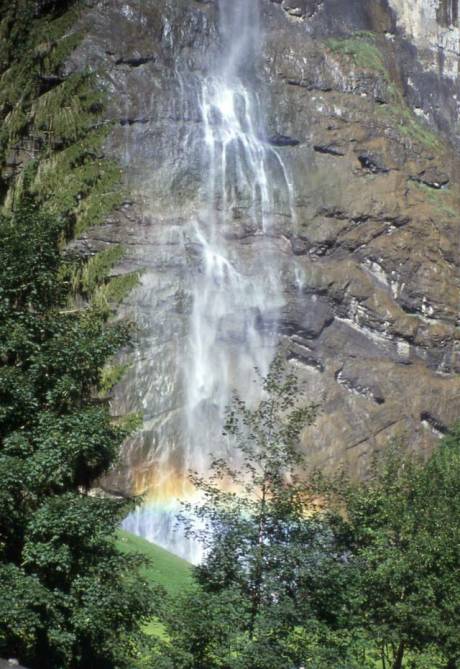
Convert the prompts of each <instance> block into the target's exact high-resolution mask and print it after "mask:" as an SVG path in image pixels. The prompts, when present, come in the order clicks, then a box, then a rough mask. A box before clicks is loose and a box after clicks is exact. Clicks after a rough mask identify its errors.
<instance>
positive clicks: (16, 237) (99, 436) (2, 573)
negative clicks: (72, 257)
mask: <svg viewBox="0 0 460 669" xmlns="http://www.w3.org/2000/svg"><path fill="white" fill-rule="evenodd" d="M63 232H64V225H63V224H62V223H61V222H60V221H56V220H53V219H52V218H50V217H49V216H45V215H44V214H42V213H41V212H40V211H39V209H38V208H37V207H36V206H35V204H34V202H33V200H31V199H26V200H24V201H23V202H22V203H21V204H20V206H19V207H18V209H17V210H16V211H15V212H14V213H13V215H12V216H10V217H6V216H2V217H1V218H0V236H1V239H2V245H1V247H0V480H1V486H0V655H7V656H14V657H18V658H19V659H20V660H21V661H22V662H23V663H24V664H26V665H27V666H29V667H31V668H32V669H34V668H35V667H37V668H40V669H48V668H49V669H56V668H58V667H59V669H73V668H74V667H75V668H76V667H88V668H92V667H94V668H96V667H97V668H98V669H99V668H101V669H104V668H107V669H109V668H111V667H124V666H132V665H130V659H131V658H132V656H133V652H134V650H135V645H136V641H137V637H138V636H139V635H140V625H141V624H142V621H143V620H144V619H145V617H146V616H147V615H148V614H149V611H150V606H151V604H150V595H149V591H148V588H147V587H146V585H145V583H143V582H142V581H141V579H140V577H139V576H138V575H137V566H138V565H139V561H138V559H137V558H132V557H129V556H126V555H123V554H121V553H119V552H118V551H117V550H116V548H115V545H114V532H115V528H116V527H117V526H118V524H119V522H120V520H121V518H122V517H123V516H124V515H125V514H126V513H127V510H128V509H129V508H130V505H131V503H130V502H126V501H120V500H114V499H102V498H98V497H96V496H93V495H91V494H90V487H91V486H92V484H94V482H95V480H96V479H97V478H98V477H99V476H101V474H103V473H104V472H106V471H107V469H108V467H110V465H111V464H112V463H113V462H114V460H115V458H116V457H117V453H118V449H119V447H120V444H121V442H122V441H123V439H124V438H125V436H126V435H127V429H126V428H125V427H123V425H121V424H119V425H116V424H114V421H113V419H112V418H111V416H110V414H109V409H108V406H107V401H106V400H103V399H101V398H100V396H99V394H98V388H99V385H100V381H101V370H102V368H103V367H104V364H105V363H106V361H107V360H108V358H109V357H110V356H112V355H113V354H114V353H116V352H117V351H118V350H119V349H120V347H122V346H124V345H126V344H127V343H128V342H129V339H130V326H129V325H128V324H127V323H124V322H117V323H112V322H110V320H109V315H110V313H109V311H108V310H107V309H103V308H101V307H100V306H99V307H95V306H90V305H86V306H85V307H82V308H72V309H69V308H68V306H67V300H68V295H69V277H70V274H71V272H70V267H69V266H68V262H67V261H65V260H64V259H63V257H62V255H61V252H60V248H61V246H62V236H63Z"/></svg>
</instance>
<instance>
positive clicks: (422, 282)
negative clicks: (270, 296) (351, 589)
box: [68, 0, 460, 494]
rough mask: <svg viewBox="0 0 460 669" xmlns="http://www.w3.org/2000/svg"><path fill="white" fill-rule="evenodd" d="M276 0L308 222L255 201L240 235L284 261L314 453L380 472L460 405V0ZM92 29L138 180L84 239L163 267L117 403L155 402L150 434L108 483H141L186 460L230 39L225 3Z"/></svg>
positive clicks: (88, 46)
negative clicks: (188, 393)
mask: <svg viewBox="0 0 460 669" xmlns="http://www.w3.org/2000/svg"><path fill="white" fill-rule="evenodd" d="M260 2H261V6H262V9H263V26H264V32H265V41H264V44H263V57H262V58H261V61H260V63H259V65H258V72H257V77H256V78H255V79H254V86H255V88H256V90H257V93H258V95H259V97H260V99H261V100H262V101H263V108H264V109H265V113H266V122H265V125H266V138H265V141H266V142H267V143H269V144H271V145H272V146H274V147H276V150H277V151H278V152H279V153H280V155H282V157H283V162H284V164H285V165H286V166H287V169H288V171H289V174H290V176H291V178H292V188H293V193H294V200H293V201H294V215H292V216H291V215H289V214H288V212H286V211H285V210H284V209H283V208H282V207H281V206H280V207H279V209H278V210H277V211H275V212H274V214H275V219H276V234H275V235H273V236H272V237H271V238H270V239H266V238H264V237H261V236H256V235H254V231H253V230H251V229H250V226H248V225H247V221H246V220H245V216H244V209H243V211H241V212H240V215H239V216H236V217H235V221H234V226H233V227H232V229H229V230H228V232H227V235H228V239H229V240H231V243H232V244H233V245H234V248H235V249H237V250H238V252H239V253H240V254H241V257H242V258H245V259H247V258H254V259H256V260H254V264H253V265H251V261H248V263H249V264H248V265H247V266H248V267H250V271H252V272H255V273H256V272H257V271H259V270H258V265H257V259H259V261H260V259H261V258H262V259H263V258H265V259H266V258H267V257H270V254H271V253H276V254H277V266H278V267H279V268H280V272H281V274H282V285H283V297H284V306H283V307H282V309H281V313H280V314H277V320H278V327H279V331H280V336H281V339H282V342H283V344H284V345H285V347H286V350H287V351H288V357H289V359H290V360H291V361H292V364H294V365H295V366H296V369H297V370H298V373H299V376H300V378H301V380H302V383H303V384H304V388H305V397H306V398H309V399H314V400H318V398H320V399H321V407H322V408H321V414H320V417H319V419H318V421H317V423H316V425H315V426H314V427H313V428H311V429H309V430H308V431H306V432H305V435H304V448H305V450H306V452H307V453H308V455H309V457H310V459H311V461H312V462H315V464H320V465H322V466H329V467H335V466H337V464H338V463H346V464H347V465H348V466H349V467H350V469H351V470H352V471H353V472H354V473H355V474H357V475H362V474H364V473H365V471H366V467H367V465H368V462H369V459H368V455H369V454H370V453H371V452H373V451H374V450H375V449H378V448H380V447H381V446H383V445H384V444H385V443H387V441H388V440H389V439H390V438H392V437H401V438H404V439H405V440H406V441H407V443H408V444H409V445H410V446H411V447H413V448H416V449H419V450H426V449H431V448H432V447H433V445H434V444H435V443H436V441H437V439H438V438H439V436H440V435H442V434H443V433H444V432H445V431H446V429H447V426H448V425H449V424H450V423H452V422H453V421H454V420H456V419H457V418H458V416H459V415H460V393H459V390H460V376H459V372H460V348H459V318H458V307H459V300H460V236H459V220H458V218H459V213H458V212H459V211H460V210H459V204H460V186H459V174H460V172H459V166H458V163H457V161H456V156H455V150H454V147H455V146H456V145H457V144H458V141H459V128H458V120H457V119H458V100H457V94H458V86H459V83H458V72H457V63H458V55H457V54H458V28H457V22H458V8H457V1H456V0H438V1H435V0H419V1H418V2H417V1H414V0H390V2H389V3H388V2H386V1H384V0H381V1H379V0H347V2H344V1H343V0H283V1H282V2H280V1H279V0H272V1H270V0H260ZM81 27H82V28H83V29H84V31H85V33H86V38H85V40H84V41H83V43H82V44H81V46H80V47H79V48H78V50H77V51H76V52H75V54H74V56H73V58H72V59H71V60H70V61H69V66H68V67H69V70H72V69H74V70H75V69H77V70H78V69H82V68H84V67H88V66H89V67H91V68H93V69H94V70H97V71H99V72H100V73H101V74H100V81H101V85H104V86H106V87H107V90H108V91H109V93H110V97H111V106H110V109H109V114H108V120H110V121H112V122H113V132H112V133H111V137H110V139H109V141H108V143H107V146H106V151H107V154H108V155H111V156H114V157H115V158H116V159H117V160H119V161H120V163H121V165H122V167H123V169H124V174H125V179H126V192H127V195H126V198H125V202H124V204H123V206H122V207H120V208H119V209H118V210H117V211H115V212H114V214H113V216H112V217H111V218H110V219H109V220H108V221H107V223H106V225H104V226H102V227H99V228H98V229H95V230H92V231H90V233H89V234H88V235H86V237H85V238H83V240H82V242H81V243H82V244H83V245H85V246H87V248H88V249H90V250H95V249H101V248H105V247H106V246H107V245H110V244H112V243H119V242H121V243H122V244H123V245H124V246H125V248H126V250H127V252H126V256H125V260H124V262H123V263H122V264H121V265H120V267H119V268H118V271H119V272H126V271H132V270H134V269H136V270H137V269H139V270H142V272H143V275H142V284H141V286H140V287H139V289H137V290H136V291H134V292H133V293H132V294H131V296H130V298H129V299H128V300H127V302H126V303H125V305H124V311H126V312H129V313H131V314H133V315H134V316H135V318H136V320H137V322H138V324H139V327H140V334H139V341H138V345H137V350H136V352H135V355H134V356H133V357H132V358H131V369H130V371H129V372H128V375H127V377H126V379H125V381H124V382H123V383H122V384H121V385H120V386H119V387H118V388H117V390H116V393H115V397H114V410H115V411H118V410H126V409H134V410H138V409H141V410H142V411H143V413H144V420H145V427H144V431H143V432H142V433H140V434H138V435H137V436H136V437H135V438H134V439H133V440H131V442H130V443H129V444H127V446H126V450H125V454H124V462H123V463H122V464H121V467H120V471H119V472H118V473H117V474H114V476H113V477H111V479H110V481H108V482H107V487H109V488H111V489H116V490H119V489H123V490H134V491H137V492H141V491H145V490H148V489H149V486H150V485H151V477H152V472H155V471H158V469H161V467H162V463H163V465H164V458H165V455H164V454H165V451H167V452H168V453H169V456H168V457H169V460H168V462H170V461H171V458H170V456H171V453H172V454H173V456H172V461H174V460H177V468H178V471H179V470H180V459H181V442H182V441H183V438H184V435H183V425H182V424H181V420H180V415H181V406H182V403H183V387H182V383H183V379H182V377H181V360H182V357H183V351H184V345H185V341H186V338H187V331H188V327H189V323H188V316H189V314H190V308H191V305H190V292H189V290H188V287H189V281H190V276H191V273H193V272H196V271H199V263H198V262H197V258H196V249H194V247H193V245H192V244H191V243H190V238H189V236H188V228H187V221H188V220H189V219H190V216H191V215H193V213H194V212H196V211H197V209H198V207H199V199H200V179H201V174H202V170H203V169H204V168H205V166H204V165H203V161H202V154H201V151H200V145H201V143H202V119H201V115H200V109H199V99H198V97H197V88H196V81H197V80H198V79H199V78H200V77H201V76H204V75H205V73H206V71H207V67H208V64H209V62H210V60H211V59H212V58H213V54H215V53H216V50H217V49H218V41H219V40H218V33H217V29H216V7H215V5H214V3H213V2H212V1H203V0H202V1H200V2H198V1H197V0H174V1H173V0H155V1H154V0H127V1H124V2H122V0H110V2H105V1H102V0H101V1H100V2H94V3H93V4H92V7H90V9H89V10H88V12H87V13H86V15H85V16H84V17H83V19H82V25H81ZM267 254H268V255H267ZM262 321H264V322H269V321H270V314H264V318H263V319H262ZM168 466H170V465H168ZM171 494H174V490H172V489H171Z"/></svg>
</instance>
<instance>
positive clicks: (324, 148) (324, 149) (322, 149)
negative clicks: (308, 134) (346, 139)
mask: <svg viewBox="0 0 460 669" xmlns="http://www.w3.org/2000/svg"><path fill="white" fill-rule="evenodd" d="M313 148H314V150H315V151H317V152H318V153H326V154H329V155H331V156H344V155H345V152H344V151H343V150H342V149H341V148H339V147H338V146H336V145H335V144H315V145H314V146H313Z"/></svg>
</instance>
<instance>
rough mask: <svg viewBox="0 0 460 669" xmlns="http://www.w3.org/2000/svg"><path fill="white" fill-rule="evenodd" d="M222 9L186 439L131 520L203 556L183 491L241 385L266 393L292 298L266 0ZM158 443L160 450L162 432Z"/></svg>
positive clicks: (208, 88) (194, 271)
mask: <svg viewBox="0 0 460 669" xmlns="http://www.w3.org/2000/svg"><path fill="white" fill-rule="evenodd" d="M218 12H219V35H220V39H221V50H220V57H219V58H218V59H217V60H216V63H215V66H214V67H212V68H210V70H209V71H208V73H207V75H206V76H205V77H204V78H202V79H201V81H200V82H199V107H200V114H201V121H202V128H203V133H202V146H203V149H202V151H203V156H202V165H203V170H202V172H203V178H202V188H201V193H200V201H201V203H202V204H201V206H200V207H199V208H197V210H196V212H195V213H194V215H192V216H191V217H190V220H189V222H188V224H187V225H186V227H185V229H184V235H185V241H186V245H187V247H188V248H189V249H191V250H192V252H191V254H190V255H191V260H190V265H189V272H188V276H187V284H188V285H187V286H186V290H187V291H189V293H190V296H191V304H192V306H191V309H190V313H189V326H188V336H187V338H186V346H185V351H184V352H183V359H182V363H181V364H182V367H183V369H182V383H183V398H184V402H183V410H182V411H181V415H178V417H177V419H178V420H180V421H181V423H182V429H181V431H180V435H181V436H180V440H181V442H182V443H181V444H177V443H175V444H174V448H173V449H171V446H170V445H169V446H167V445H166V443H165V444H164V447H163V448H164V450H163V455H164V457H163V458H162V457H159V458H158V457H157V458H156V461H155V463H154V464H152V467H154V468H155V471H154V472H153V476H154V479H155V484H154V488H155V493H154V495H153V496H152V499H151V502H150V503H147V504H146V506H144V507H143V508H141V509H140V510H139V511H137V512H136V513H135V514H132V515H131V516H130V517H129V518H128V519H127V521H126V522H125V527H126V528H127V529H129V530H131V531H134V532H136V533H138V534H140V535H142V536H145V537H146V538H148V539H149V540H152V541H154V542H156V543H158V544H160V545H163V546H165V547H166V548H169V549H170V550H173V551H174V552H176V553H178V554H181V555H183V556H184V557H186V558H188V559H190V560H192V561H194V562H197V561H198V560H199V558H200V547H199V546H197V545H196V544H193V543H192V542H190V541H188V540H187V539H186V538H185V537H184V536H183V535H182V534H181V532H180V530H178V529H177V528H176V527H175V522H174V518H175V515H176V513H177V510H178V503H177V501H176V497H182V498H187V497H190V495H192V494H193V491H191V490H190V489H189V486H188V484H187V472H188V470H190V469H193V470H195V471H198V472H200V473H204V472H205V471H206V468H207V466H208V463H209V457H210V453H211V452H213V453H214V454H220V455H221V454H222V452H223V450H226V449H227V450H228V445H227V446H226V445H225V443H223V439H222V436H221V435H222V426H223V422H224V418H225V410H226V407H227V406H228V404H229V402H230V399H231V395H232V392H233V390H235V389H236V390H237V391H238V392H239V394H240V396H241V397H242V398H244V399H245V400H246V401H248V402H252V401H254V400H256V399H257V395H258V392H259V391H258V386H257V376H256V374H255V371H254V369H255V368H256V367H257V368H258V369H259V370H260V372H261V373H262V374H264V373H265V372H266V371H267V369H268V367H269V365H270V362H271V361H272V359H273V356H274V353H275V350H276V346H277V343H278V333H277V315H278V313H279V310H280V308H281V307H282V306H283V296H282V293H281V281H280V268H279V266H278V263H277V262H276V261H275V257H276V253H274V252H273V249H272V251H271V252H270V245H271V244H273V240H274V239H275V237H276V225H275V222H274V221H275V218H276V214H277V213H278V214H279V212H280V211H283V212H288V213H287V215H292V210H291V202H292V188H291V185H290V182H289V179H288V176H287V172H286V169H285V167H284V164H283V162H282V160H281V158H280V156H279V154H278V153H277V151H276V150H275V149H274V148H273V147H272V146H271V145H270V144H269V143H268V142H267V141H266V140H265V133H264V124H263V118H262V113H261V108H260V101H259V99H258V96H257V94H256V93H255V90H256V87H255V86H254V82H255V81H256V69H257V60H258V56H259V54H260V51H261V44H262V37H261V34H260V27H259V6H258V0H219V2H218ZM238 236H239V237H240V238H241V237H242V236H244V238H245V245H244V248H245V253H244V254H242V253H241V246H237V245H235V243H234V240H235V237H238ZM264 250H265V252H264ZM156 448H157V451H159V452H160V454H161V453H162V443H161V437H160V438H159V443H158V444H157V447H156ZM172 451H174V453H173V454H172ZM178 453H179V457H178ZM226 456H227V457H231V453H228V452H226ZM172 490H174V492H175V496H173V495H172V494H171V492H172ZM155 498H156V501H155Z"/></svg>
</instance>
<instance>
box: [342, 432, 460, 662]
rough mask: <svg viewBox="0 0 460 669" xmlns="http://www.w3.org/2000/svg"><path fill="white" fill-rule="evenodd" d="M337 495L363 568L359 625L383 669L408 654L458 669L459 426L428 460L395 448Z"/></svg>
mask: <svg viewBox="0 0 460 669" xmlns="http://www.w3.org/2000/svg"><path fill="white" fill-rule="evenodd" d="M337 483H338V485H337ZM334 494H335V496H336V502H337V501H338V505H339V508H340V510H341V513H342V514H343V512H344V515H343V523H344V526H346V531H347V532H348V534H349V536H350V566H352V565H354V566H355V571H356V573H357V574H359V597H358V598H357V599H356V600H355V607H354V624H355V625H356V627H361V629H362V630H363V632H365V633H366V634H367V635H368V636H369V638H370V640H371V642H372V644H373V646H374V647H377V648H379V649H380V658H381V665H382V667H383V669H385V667H392V668H393V669H401V667H403V666H406V665H405V664H404V661H405V658H406V657H407V658H408V661H409V660H410V661H411V662H415V663H416V664H414V666H417V667H418V666H430V667H433V668H434V667H441V666H443V667H446V669H456V668H457V667H458V666H459V661H460V635H459V633H458V631H459V629H460V585H459V583H460V522H459V521H460V429H459V428H455V429H454V430H453V431H452V433H451V434H450V436H449V437H447V439H445V440H444V441H443V442H442V443H441V445H440V447H439V448H438V449H436V450H435V452H434V453H433V455H432V456H431V458H430V459H429V460H428V462H426V463H424V462H423V461H421V460H420V459H417V458H416V457H414V456H411V455H407V454H406V455H404V454H402V453H401V451H400V449H394V448H391V449H389V450H388V451H387V452H386V453H385V454H384V455H383V456H382V457H380V458H377V459H376V461H375V462H374V465H373V467H372V471H371V474H370V477H369V478H368V480H367V481H364V482H360V483H350V482H347V481H346V480H344V479H341V480H339V481H338V482H337V481H336V485H335V493H334ZM330 503H331V504H332V501H331V500H330ZM338 517H339V516H338ZM427 658H431V659H429V660H428V659H427ZM443 658H444V659H443ZM423 662H425V663H426V662H428V664H425V665H423V664H422V663H423Z"/></svg>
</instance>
